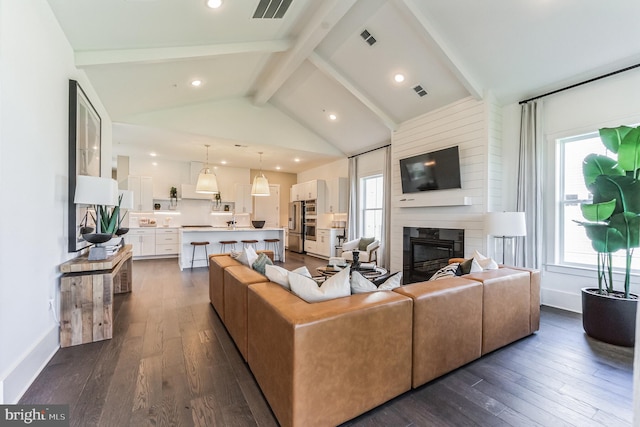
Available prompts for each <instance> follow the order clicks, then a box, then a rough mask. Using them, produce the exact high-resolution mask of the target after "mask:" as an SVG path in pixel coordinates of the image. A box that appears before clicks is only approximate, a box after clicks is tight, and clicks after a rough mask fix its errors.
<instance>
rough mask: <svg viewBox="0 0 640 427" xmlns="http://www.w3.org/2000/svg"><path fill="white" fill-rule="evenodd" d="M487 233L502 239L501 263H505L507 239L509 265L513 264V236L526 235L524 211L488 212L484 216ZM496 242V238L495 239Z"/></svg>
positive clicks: (514, 255) (514, 256)
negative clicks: (509, 257)
mask: <svg viewBox="0 0 640 427" xmlns="http://www.w3.org/2000/svg"><path fill="white" fill-rule="evenodd" d="M486 227H487V234H488V235H490V236H494V237H495V238H496V239H502V264H504V263H505V249H506V245H507V241H508V242H509V244H510V246H511V248H510V249H511V250H510V254H511V260H510V262H511V265H515V261H516V259H515V258H516V254H515V249H516V248H515V242H514V240H515V238H516V237H519V236H526V235H527V225H526V222H525V216H524V212H488V213H487V216H486ZM496 242H497V240H496ZM494 252H496V251H495V247H494Z"/></svg>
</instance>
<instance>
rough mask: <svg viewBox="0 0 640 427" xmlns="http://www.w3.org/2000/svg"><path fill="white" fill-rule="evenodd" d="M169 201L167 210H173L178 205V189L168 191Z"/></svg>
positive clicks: (172, 188)
mask: <svg viewBox="0 0 640 427" xmlns="http://www.w3.org/2000/svg"><path fill="white" fill-rule="evenodd" d="M169 199H170V200H169V209H175V207H176V206H177V205H178V189H177V188H176V187H171V188H170V189H169Z"/></svg>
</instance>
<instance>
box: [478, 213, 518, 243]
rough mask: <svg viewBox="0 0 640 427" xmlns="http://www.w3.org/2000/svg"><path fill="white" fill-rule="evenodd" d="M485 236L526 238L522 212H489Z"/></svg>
mask: <svg viewBox="0 0 640 427" xmlns="http://www.w3.org/2000/svg"><path fill="white" fill-rule="evenodd" d="M486 226H487V234H489V235H490V236H505V237H515V236H526V235H527V225H526V222H525V217H524V212H489V213H488V214H487V217H486Z"/></svg>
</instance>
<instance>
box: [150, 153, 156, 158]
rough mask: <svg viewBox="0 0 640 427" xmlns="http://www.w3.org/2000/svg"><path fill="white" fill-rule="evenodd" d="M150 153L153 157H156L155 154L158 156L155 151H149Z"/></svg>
mask: <svg viewBox="0 0 640 427" xmlns="http://www.w3.org/2000/svg"><path fill="white" fill-rule="evenodd" d="M149 155H150V156H151V157H155V156H157V154H156V153H155V152H151V153H149Z"/></svg>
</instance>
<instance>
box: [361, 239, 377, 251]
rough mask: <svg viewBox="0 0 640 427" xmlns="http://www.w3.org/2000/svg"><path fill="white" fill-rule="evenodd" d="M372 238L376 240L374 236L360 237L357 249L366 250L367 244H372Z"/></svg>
mask: <svg viewBox="0 0 640 427" xmlns="http://www.w3.org/2000/svg"><path fill="white" fill-rule="evenodd" d="M374 240H376V238H375V237H361V238H360V243H358V250H359V251H366V250H367V246H369V245H370V244H372V243H373V241H374Z"/></svg>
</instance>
